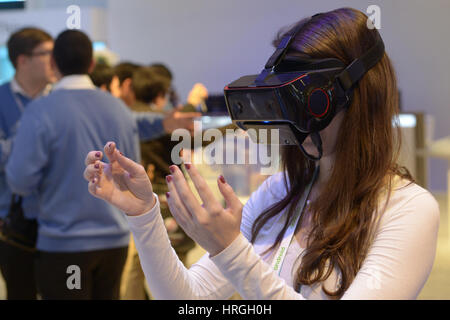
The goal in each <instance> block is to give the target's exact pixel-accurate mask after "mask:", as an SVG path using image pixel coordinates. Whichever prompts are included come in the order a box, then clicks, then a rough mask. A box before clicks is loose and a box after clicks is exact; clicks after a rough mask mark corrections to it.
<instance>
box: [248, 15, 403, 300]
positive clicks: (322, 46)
mask: <svg viewBox="0 0 450 320" xmlns="http://www.w3.org/2000/svg"><path fill="white" fill-rule="evenodd" d="M367 19H368V18H367V16H366V15H365V14H363V13H362V12H360V11H358V10H355V9H351V8H342V9H337V10H334V11H330V12H327V13H323V14H321V15H318V16H315V17H313V18H311V19H305V20H302V21H300V22H299V23H302V24H303V27H302V29H301V31H300V32H299V33H298V34H297V36H296V38H295V39H294V41H293V43H292V44H291V46H290V51H289V52H288V54H295V53H305V54H308V55H309V56H311V57H313V58H337V59H340V60H341V61H343V62H345V63H346V64H347V65H348V64H350V63H351V62H352V61H353V60H354V59H356V58H358V57H360V56H361V55H362V54H363V53H365V52H366V51H367V50H368V49H369V48H371V47H372V46H373V45H374V44H375V40H376V37H379V34H378V31H377V30H376V29H369V28H368V27H367ZM282 34H283V32H280V33H279V34H278V37H277V39H276V40H275V41H274V44H275V45H276V44H277V43H278V42H279V41H280V39H281V37H282ZM345 113H346V114H345V116H344V120H343V122H342V125H341V128H340V131H339V134H338V137H337V142H336V148H335V150H336V151H335V163H334V165H333V169H332V172H331V175H330V179H329V180H328V182H327V184H326V185H325V186H324V188H323V190H321V194H320V195H318V197H317V198H316V199H315V200H314V202H313V203H312V204H311V205H310V212H311V225H312V230H311V232H310V233H309V235H308V238H307V239H308V240H307V248H306V250H305V252H304V255H303V258H302V263H301V265H300V267H299V269H298V271H297V277H296V280H295V281H296V284H297V285H299V284H300V285H311V284H314V283H316V282H322V281H325V280H326V279H327V278H328V277H329V276H330V274H331V273H332V271H333V268H334V267H338V268H339V270H340V272H341V281H340V283H339V286H338V288H337V290H336V291H335V292H330V291H328V290H327V289H326V288H324V287H323V285H322V289H323V290H324V292H325V293H326V294H327V295H328V296H329V297H331V298H340V297H342V295H343V294H344V293H345V291H346V290H347V289H348V287H349V286H350V284H351V283H352V281H353V279H354V278H355V276H356V274H357V272H358V270H359V269H360V268H361V265H362V263H363V261H364V259H365V257H366V255H367V252H368V249H369V247H370V245H371V241H372V239H373V233H374V229H375V225H376V221H377V219H376V218H377V213H378V212H379V211H380V210H379V199H380V196H381V195H382V194H384V192H387V194H388V197H387V199H388V198H389V194H390V191H391V189H392V188H393V184H392V179H393V178H394V177H395V176H396V175H398V176H400V177H402V178H406V179H409V180H411V181H412V177H411V175H410V174H409V172H408V171H407V169H405V168H400V167H399V166H398V165H397V164H396V163H397V159H398V154H399V149H400V128H399V127H398V126H393V119H395V116H396V115H397V114H398V91H397V84H396V77H395V72H394V69H393V67H392V64H391V62H390V60H389V57H388V56H387V54H386V53H385V54H384V56H383V58H382V59H381V60H380V61H379V62H378V63H377V64H376V65H375V66H374V67H373V68H372V69H370V70H369V71H368V72H367V73H366V74H365V75H364V77H363V78H362V79H361V80H360V81H359V83H358V85H357V87H356V88H355V90H354V96H353V100H352V103H351V105H350V107H349V108H348V109H347V110H346V111H345ZM292 159H296V160H295V161H292ZM297 159H298V160H297ZM281 160H282V164H283V169H284V172H285V175H284V178H285V179H284V181H285V185H286V190H287V194H286V196H285V197H284V198H283V199H281V200H280V201H279V202H277V203H275V204H273V205H272V206H271V207H269V208H267V209H266V210H265V211H264V212H263V213H261V214H260V215H259V216H258V218H257V219H256V220H255V222H254V224H253V227H252V239H251V241H252V242H254V241H255V240H256V237H257V235H258V233H259V231H260V230H261V228H262V227H263V226H264V224H265V223H266V222H267V221H268V220H269V219H270V218H272V217H274V216H276V215H278V214H280V213H281V212H282V211H283V210H284V209H286V213H285V214H286V215H287V219H286V223H285V225H284V227H283V229H282V230H281V231H280V233H279V234H278V235H277V237H276V240H275V243H274V244H273V246H272V247H271V248H270V249H269V250H271V249H273V248H275V247H277V246H278V245H279V243H280V242H281V240H282V238H283V235H284V233H285V231H286V229H287V227H288V225H289V223H290V221H291V220H292V217H293V215H294V211H295V209H296V206H297V204H298V201H299V199H300V197H301V195H302V193H303V192H304V189H305V185H306V184H307V182H308V181H310V180H311V178H312V173H313V170H314V164H313V163H312V162H311V161H309V160H308V159H307V158H305V157H304V156H303V154H302V153H301V151H300V149H299V148H298V147H285V148H284V149H282V151H281ZM386 203H387V200H386ZM381 211H382V210H381ZM301 223H302V221H301V220H300V222H299V224H300V225H301Z"/></svg>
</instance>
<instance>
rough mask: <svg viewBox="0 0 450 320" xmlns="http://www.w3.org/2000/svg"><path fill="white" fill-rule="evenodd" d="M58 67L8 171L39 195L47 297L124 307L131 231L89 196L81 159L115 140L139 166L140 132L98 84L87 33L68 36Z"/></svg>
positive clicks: (60, 43)
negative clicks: (94, 79)
mask: <svg viewBox="0 0 450 320" xmlns="http://www.w3.org/2000/svg"><path fill="white" fill-rule="evenodd" d="M52 64H53V66H54V69H55V74H56V77H57V79H58V80H59V81H58V82H57V83H56V85H55V86H54V87H53V91H52V93H51V94H49V95H48V96H47V97H42V98H39V99H37V100H35V101H33V102H32V103H30V105H29V106H28V107H27V109H26V110H25V111H24V113H23V116H22V119H21V124H20V127H19V129H18V132H17V136H16V138H15V141H14V146H13V149H12V153H11V155H10V158H9V160H8V163H7V165H6V175H7V179H8V183H9V186H10V187H11V189H12V190H13V192H15V193H17V194H20V195H28V194H30V193H32V192H33V191H35V190H37V193H38V197H39V205H40V208H39V214H38V216H37V219H38V223H39V232H38V241H37V249H38V256H37V260H36V278H37V284H38V289H39V292H40V293H41V295H42V297H43V298H44V299H118V298H119V284H120V276H121V273H122V269H123V266H124V263H125V259H126V254H127V246H128V242H129V230H128V226H127V223H126V220H125V218H124V215H123V214H121V213H120V212H118V210H117V209H116V208H114V207H112V206H110V205H108V204H106V203H105V202H103V201H100V200H98V199H95V198H93V197H91V196H90V195H89V193H88V191H87V190H86V184H85V182H84V180H83V177H82V176H83V171H84V159H83V157H81V155H84V154H86V153H87V152H88V151H89V150H93V148H94V149H95V148H97V149H98V148H100V147H102V146H103V145H104V144H105V142H106V141H109V140H114V141H116V142H117V145H118V147H119V148H120V149H121V150H123V151H124V152H126V154H127V155H128V154H129V155H131V157H132V158H133V159H134V160H136V161H139V160H140V153H139V138H138V130H137V125H136V122H135V120H134V118H133V116H132V115H131V113H130V111H129V110H128V109H127V107H126V106H125V105H124V104H123V103H122V102H120V100H118V99H116V98H114V97H112V96H111V95H109V94H108V93H105V92H103V91H101V90H98V89H96V88H95V86H94V85H93V84H92V82H91V80H90V78H89V76H88V73H89V71H90V70H92V68H93V66H94V63H93V54H92V43H91V41H90V40H89V38H88V37H87V36H86V35H85V34H84V33H82V32H80V31H76V30H68V31H65V32H63V33H61V34H60V35H59V36H58V38H57V39H56V40H55V46H54V51H53V56H52ZM78 155H80V156H78ZM68 166H69V167H70V168H71V170H67V167H68ZM72 272H74V273H73V274H72ZM77 277H79V279H77Z"/></svg>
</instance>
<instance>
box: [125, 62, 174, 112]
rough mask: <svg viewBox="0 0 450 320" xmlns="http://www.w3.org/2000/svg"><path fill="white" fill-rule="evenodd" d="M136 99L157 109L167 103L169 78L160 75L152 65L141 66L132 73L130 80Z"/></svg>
mask: <svg viewBox="0 0 450 320" xmlns="http://www.w3.org/2000/svg"><path fill="white" fill-rule="evenodd" d="M131 86H132V88H133V92H134V94H135V96H136V100H138V101H140V102H144V103H147V104H151V105H153V106H154V108H155V109H156V110H158V111H161V110H163V108H164V106H165V105H166V104H167V101H168V100H167V93H168V92H169V88H170V80H169V79H168V78H167V77H165V76H161V75H160V74H159V73H158V72H157V71H156V70H155V69H154V68H153V67H141V68H139V69H138V70H137V71H136V72H135V73H134V74H133V78H132V82H131Z"/></svg>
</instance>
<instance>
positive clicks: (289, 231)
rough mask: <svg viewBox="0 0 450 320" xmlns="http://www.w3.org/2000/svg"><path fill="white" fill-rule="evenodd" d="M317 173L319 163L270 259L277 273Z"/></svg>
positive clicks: (279, 270)
mask: <svg viewBox="0 0 450 320" xmlns="http://www.w3.org/2000/svg"><path fill="white" fill-rule="evenodd" d="M318 173H319V164H317V165H316V168H315V169H314V174H313V177H312V179H311V181H310V182H309V184H308V185H307V186H306V188H305V192H304V193H303V196H302V198H301V200H300V202H299V204H301V205H300V207H299V208H300V209H301V210H298V211H297V212H296V213H295V216H294V218H293V219H292V222H291V224H290V225H289V227H288V229H287V230H286V233H285V237H283V240H282V241H281V244H280V246H279V247H278V250H277V252H276V254H275V257H274V259H273V261H272V269H273V270H274V271H276V272H277V274H278V275H280V272H281V267H282V266H283V262H284V258H285V257H286V253H287V250H288V248H289V246H290V244H291V242H292V238H293V237H294V233H295V228H296V227H297V223H298V220H299V219H300V216H301V214H302V212H303V210H304V209H305V204H306V199H308V197H309V193H310V192H311V189H312V185H313V184H314V182H315V181H316V179H317V176H318Z"/></svg>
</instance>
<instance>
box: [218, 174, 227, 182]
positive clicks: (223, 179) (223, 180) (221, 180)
mask: <svg viewBox="0 0 450 320" xmlns="http://www.w3.org/2000/svg"><path fill="white" fill-rule="evenodd" d="M219 180H220V182H222V183H226V181H225V178H224V177H223V176H222V175H220V177H219Z"/></svg>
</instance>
